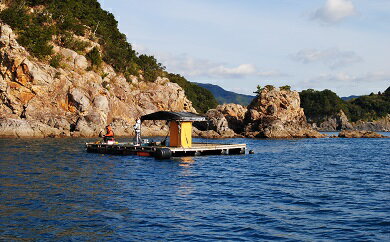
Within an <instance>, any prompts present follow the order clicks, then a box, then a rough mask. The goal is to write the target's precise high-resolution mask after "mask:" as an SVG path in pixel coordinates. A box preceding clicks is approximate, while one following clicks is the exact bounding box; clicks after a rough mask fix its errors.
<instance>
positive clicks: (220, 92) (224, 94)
mask: <svg viewBox="0 0 390 242" xmlns="http://www.w3.org/2000/svg"><path fill="white" fill-rule="evenodd" d="M194 84H196V85H198V86H200V87H203V88H206V89H207V90H209V91H210V92H211V93H212V94H213V95H214V97H215V98H216V99H217V101H218V103H220V104H224V103H237V104H241V105H243V106H248V105H249V103H250V102H251V101H252V99H253V98H255V96H251V95H244V94H239V93H235V92H231V91H226V90H225V89H223V88H222V87H220V86H218V85H213V84H205V83H196V82H194Z"/></svg>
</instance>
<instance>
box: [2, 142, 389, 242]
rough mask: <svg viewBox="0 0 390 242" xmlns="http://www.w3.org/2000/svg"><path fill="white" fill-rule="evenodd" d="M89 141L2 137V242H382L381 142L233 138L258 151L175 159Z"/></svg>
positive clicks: (385, 180)
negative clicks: (110, 149) (99, 149)
mask: <svg viewBox="0 0 390 242" xmlns="http://www.w3.org/2000/svg"><path fill="white" fill-rule="evenodd" d="M86 141H88V140H87V139H45V140H35V139H26V140H22V139H0V159H1V162H0V192H1V193H0V240H1V241H15V240H61V241H62V240H65V241H69V240H70V241H78V240H81V241H85V240H98V241H101V240H122V241H136V240H137V241H138V240H141V241H144V240H163V241H165V240H175V239H176V240H195V241H196V240H201V241H203V240H222V239H230V240H233V241H235V240H249V241H258V240H260V241H261V240H288V241H294V240H297V241H302V240H304V241H305V240H309V241H313V240H314V241H315V240H341V239H343V240H356V239H358V240H378V241H388V235H389V234H388V228H389V225H390V213H389V209H388V197H389V187H390V183H389V181H390V164H389V162H388V157H389V156H390V151H389V149H388V147H389V142H390V140H389V139H299V140H253V139H231V140H224V141H223V142H226V143H247V144H248V149H253V150H254V151H255V154H254V155H245V156H242V155H240V156H206V157H203V156H201V157H183V158H175V159H173V160H171V161H157V160H154V159H153V158H150V157H137V156H110V155H99V154H89V153H86V152H85V150H84V146H83V144H84V143H85V142H86ZM198 141H201V140H198ZM209 142H221V141H218V140H211V141H210V140H209Z"/></svg>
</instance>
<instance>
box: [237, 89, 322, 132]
mask: <svg viewBox="0 0 390 242" xmlns="http://www.w3.org/2000/svg"><path fill="white" fill-rule="evenodd" d="M245 124H246V127H245V136H247V137H258V138H320V137H324V136H325V135H323V134H320V133H319V132H317V131H315V130H313V129H312V128H311V126H310V125H309V124H308V123H307V122H306V117H305V114H304V112H303V109H302V108H301V107H300V98H299V94H298V92H296V91H289V90H280V89H279V88H273V89H271V90H270V89H267V88H265V89H263V90H262V92H260V93H259V95H258V96H257V97H256V98H255V99H254V100H253V101H252V102H251V104H250V105H249V106H248V111H247V112H246V114H245Z"/></svg>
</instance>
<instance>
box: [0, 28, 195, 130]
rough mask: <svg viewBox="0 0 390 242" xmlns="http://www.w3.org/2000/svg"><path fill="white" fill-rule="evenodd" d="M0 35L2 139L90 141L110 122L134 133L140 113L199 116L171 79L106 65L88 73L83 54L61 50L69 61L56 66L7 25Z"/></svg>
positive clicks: (159, 127) (151, 127) (153, 127)
mask: <svg viewBox="0 0 390 242" xmlns="http://www.w3.org/2000/svg"><path fill="white" fill-rule="evenodd" d="M0 34H1V36H0V136H13V137H48V136H50V137H58V136H83V137H91V136H97V135H98V134H99V132H100V131H101V130H102V129H103V128H104V126H105V125H107V124H108V123H112V126H113V127H114V130H115V133H116V135H133V128H132V127H133V125H134V123H135V120H136V119H137V118H138V117H140V116H141V115H144V114H148V113H151V112H155V111H160V110H171V111H190V112H195V109H194V108H193V107H192V104H191V102H190V101H189V100H188V99H187V98H186V96H185V93H184V91H183V89H182V88H180V87H179V85H177V84H176V83H171V82H170V81H169V80H168V79H167V78H161V77H159V78H157V80H156V81H155V82H145V81H142V80H140V79H138V78H136V77H131V79H129V80H126V79H125V78H124V77H123V76H122V75H120V74H117V73H115V71H114V70H113V68H112V67H111V66H109V65H107V64H105V63H103V64H102V66H101V67H100V69H99V71H97V72H95V71H88V69H90V68H88V67H89V65H90V64H89V63H88V61H87V60H86V59H85V57H84V56H83V55H80V54H78V53H76V52H74V51H72V50H69V49H65V48H62V47H55V48H54V51H56V54H60V55H62V56H63V57H64V58H63V61H64V62H65V63H64V65H61V66H62V68H54V67H52V66H50V65H49V64H47V63H44V62H41V61H38V60H36V59H35V58H33V57H32V56H30V55H29V53H28V52H27V51H26V50H25V49H24V48H23V47H21V46H20V45H19V44H18V43H17V41H16V36H15V34H14V33H13V31H12V29H11V28H10V27H9V26H8V25H5V24H0ZM101 73H104V75H102V74H101ZM167 130H168V128H167V126H166V125H161V123H154V122H149V123H148V122H147V123H146V124H145V125H144V129H143V134H144V135H156V134H163V135H166V133H167Z"/></svg>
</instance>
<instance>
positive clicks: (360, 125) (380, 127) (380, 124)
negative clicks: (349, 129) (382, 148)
mask: <svg viewBox="0 0 390 242" xmlns="http://www.w3.org/2000/svg"><path fill="white" fill-rule="evenodd" d="M353 126H354V129H356V130H368V131H382V132H390V114H388V115H387V116H386V117H383V118H381V119H378V120H375V121H372V122H366V121H358V122H356V123H354V124H353Z"/></svg>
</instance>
